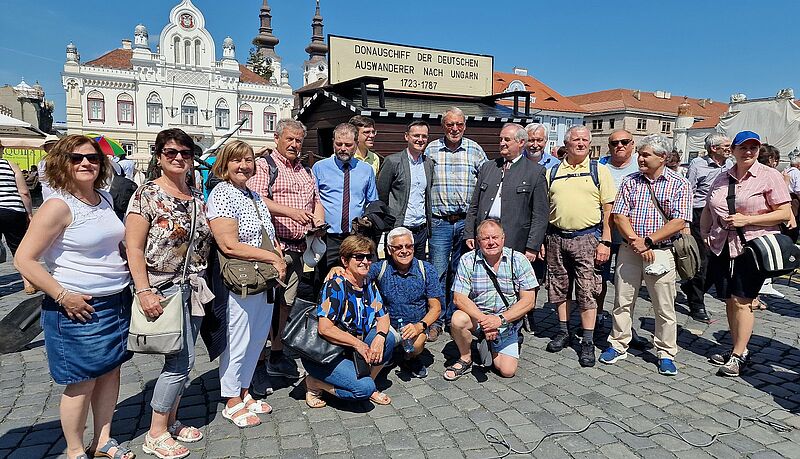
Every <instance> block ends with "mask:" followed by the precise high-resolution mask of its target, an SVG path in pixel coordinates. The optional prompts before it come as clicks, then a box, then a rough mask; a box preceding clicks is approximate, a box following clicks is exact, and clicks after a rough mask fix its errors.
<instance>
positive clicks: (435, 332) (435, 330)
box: [427, 325, 442, 343]
mask: <svg viewBox="0 0 800 459" xmlns="http://www.w3.org/2000/svg"><path fill="white" fill-rule="evenodd" d="M441 334H442V328H441V327H439V326H437V325H433V326H431V327H430V328H429V329H428V339H427V341H428V342H429V343H435V342H436V340H437V339H439V335H441Z"/></svg>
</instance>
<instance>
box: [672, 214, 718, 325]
mask: <svg viewBox="0 0 800 459" xmlns="http://www.w3.org/2000/svg"><path fill="white" fill-rule="evenodd" d="M702 214H703V208H702V207H699V208H695V209H693V210H692V223H691V225H690V228H691V230H692V237H693V238H694V240H695V241H696V242H697V248H698V249H699V251H700V266H699V268H698V269H697V273H696V274H695V275H694V277H692V278H691V279H689V280H687V281H686V283H685V284H684V286H683V292H684V293H685V294H686V303H687V306H689V309H690V310H692V311H694V310H695V309H699V308H704V307H705V298H704V296H705V294H706V292H707V291H708V289H710V288H711V285H712V284H714V287H715V288H716V290H717V297H718V298H724V295H725V291H726V289H727V280H726V279H725V278H724V276H713V275H712V276H709V274H708V261H709V253H710V252H709V250H708V247H706V243H705V241H703V238H702V237H701V236H700V216H701V215H702ZM706 278H716V279H715V280H714V279H712V280H713V282H708V281H707V280H706Z"/></svg>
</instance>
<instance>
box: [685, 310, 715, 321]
mask: <svg viewBox="0 0 800 459" xmlns="http://www.w3.org/2000/svg"><path fill="white" fill-rule="evenodd" d="M689 316H690V317H691V318H692V319H694V320H696V321H698V322H703V323H706V324H707V323H709V322H711V314H709V313H708V311H706V307H705V306H690V312H689Z"/></svg>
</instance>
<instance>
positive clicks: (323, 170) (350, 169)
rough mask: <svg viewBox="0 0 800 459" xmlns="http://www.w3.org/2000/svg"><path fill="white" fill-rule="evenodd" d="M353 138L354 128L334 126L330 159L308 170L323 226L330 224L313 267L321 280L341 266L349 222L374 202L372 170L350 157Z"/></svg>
mask: <svg viewBox="0 0 800 459" xmlns="http://www.w3.org/2000/svg"><path fill="white" fill-rule="evenodd" d="M357 136H358V129H356V127H355V126H353V125H352V124H350V123H341V124H339V125H338V126H336V128H335V129H334V130H333V156H332V157H330V158H326V159H323V160H321V161H318V162H316V163H314V167H313V168H312V172H313V173H314V178H315V180H316V182H317V188H318V189H319V197H320V200H321V201H322V207H323V209H324V210H325V223H327V224H329V225H330V228H328V232H327V233H326V234H325V245H326V247H327V249H326V251H325V256H324V257H323V258H322V260H320V263H319V264H318V265H317V269H318V273H319V275H320V276H321V277H324V276H325V274H327V273H328V270H329V269H330V268H331V267H333V266H341V263H342V262H341V259H340V258H339V246H340V245H341V244H342V241H344V239H345V238H346V237H347V236H349V235H350V232H351V223H352V221H353V219H354V218H358V217H361V216H362V215H363V214H364V209H365V208H366V207H367V204H369V203H370V202H372V201H377V200H378V191H377V188H376V186H375V171H374V170H373V169H372V167H370V165H369V164H367V163H365V162H364V161H359V160H357V159H356V158H355V157H354V155H355V151H356V138H357Z"/></svg>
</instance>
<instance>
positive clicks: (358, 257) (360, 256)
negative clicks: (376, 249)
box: [350, 253, 372, 262]
mask: <svg viewBox="0 0 800 459" xmlns="http://www.w3.org/2000/svg"><path fill="white" fill-rule="evenodd" d="M350 258H352V259H353V260H355V261H370V262H371V261H372V254H371V253H354V254H352V255H350Z"/></svg>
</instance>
